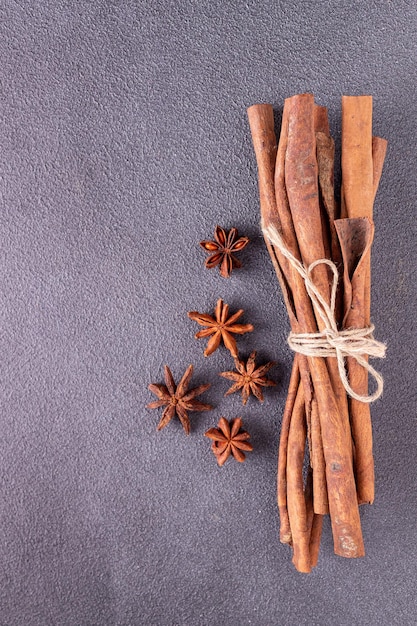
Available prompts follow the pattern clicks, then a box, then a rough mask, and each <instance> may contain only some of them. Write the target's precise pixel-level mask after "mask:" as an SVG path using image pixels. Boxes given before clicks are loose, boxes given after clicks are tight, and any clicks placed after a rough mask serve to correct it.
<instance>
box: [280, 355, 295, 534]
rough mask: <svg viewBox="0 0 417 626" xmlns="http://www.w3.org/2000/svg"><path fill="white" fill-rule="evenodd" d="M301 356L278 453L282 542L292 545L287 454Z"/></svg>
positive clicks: (286, 410) (291, 389) (290, 389)
mask: <svg viewBox="0 0 417 626" xmlns="http://www.w3.org/2000/svg"><path fill="white" fill-rule="evenodd" d="M298 362H299V356H298V355H295V359H294V362H293V367H292V372H291V378H290V384H289V387H288V393H287V400H286V402H285V409H284V413H283V416H282V423H281V435H280V440H279V452H278V478H277V501H278V510H279V517H280V541H281V543H289V544H291V543H292V534H291V527H290V520H289V517H288V508H287V453H288V435H289V432H290V424H291V417H292V414H293V410H294V404H295V399H296V396H297V391H298V388H299V384H300V370H299V366H298Z"/></svg>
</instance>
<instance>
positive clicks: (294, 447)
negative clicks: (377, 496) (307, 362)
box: [287, 385, 311, 573]
mask: <svg viewBox="0 0 417 626" xmlns="http://www.w3.org/2000/svg"><path fill="white" fill-rule="evenodd" d="M306 437H307V427H306V419H305V404H304V395H303V387H302V386H301V385H300V386H299V387H298V392H297V396H296V399H295V403H294V407H293V412H292V417H291V424H290V430H289V433H288V450H287V504H288V515H289V520H290V527H291V534H292V538H293V544H292V546H293V559H292V561H293V563H294V566H295V567H296V569H297V570H298V571H299V572H304V573H309V572H311V557H310V536H311V525H309V523H308V519H307V507H306V501H305V497H304V482H303V462H304V452H305V444H306Z"/></svg>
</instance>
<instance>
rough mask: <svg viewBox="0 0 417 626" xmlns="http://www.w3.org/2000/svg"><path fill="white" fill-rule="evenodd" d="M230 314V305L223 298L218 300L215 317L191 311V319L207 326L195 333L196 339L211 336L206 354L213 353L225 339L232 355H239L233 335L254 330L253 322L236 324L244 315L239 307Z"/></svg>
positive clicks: (189, 314) (189, 315) (225, 343)
mask: <svg viewBox="0 0 417 626" xmlns="http://www.w3.org/2000/svg"><path fill="white" fill-rule="evenodd" d="M228 315H229V305H228V304H224V303H223V300H222V299H221V298H220V299H219V300H218V301H217V304H216V309H215V311H214V317H212V316H211V315H207V313H198V312H197V311H190V313H188V317H189V318H190V319H192V320H194V321H195V322H197V324H200V326H206V327H207V328H204V330H200V331H199V332H198V333H196V334H195V338H196V339H200V338H201V337H210V339H209V341H208V343H207V347H206V349H205V351H204V356H209V355H210V354H213V352H215V351H216V350H217V348H218V347H219V345H220V342H221V340H223V343H224V345H225V346H226V348H227V349H228V350H229V351H230V353H231V355H232V356H233V357H237V355H238V351H237V345H236V339H235V338H234V337H233V335H234V334H237V335H243V334H244V333H250V332H251V331H252V330H253V326H252V324H235V322H236V321H237V320H238V319H239V317H241V316H242V315H243V309H239V311H237V312H236V313H234V314H233V315H232V316H231V317H229V318H228Z"/></svg>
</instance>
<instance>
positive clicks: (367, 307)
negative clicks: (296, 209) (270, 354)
mask: <svg viewBox="0 0 417 626" xmlns="http://www.w3.org/2000/svg"><path fill="white" fill-rule="evenodd" d="M386 148H387V142H386V141H385V140H384V139H381V138H379V137H372V97H371V96H343V98H342V187H343V196H344V204H345V209H344V210H345V215H346V216H347V217H349V218H360V217H363V218H368V219H370V220H372V219H373V203H374V199H375V195H376V192H377V189H378V184H379V179H380V177H381V173H382V167H383V163H384V159H385V153H386ZM346 254H349V253H348V251H347V250H346V249H345V255H346ZM360 273H361V277H362V278H361V280H362V282H363V284H361V285H360V288H361V290H362V289H363V292H362V293H361V296H360V297H359V296H358V297H357V301H356V308H355V310H354V312H353V313H352V314H351V317H350V318H349V319H347V320H345V327H348V326H346V324H351V325H352V326H353V325H357V327H359V326H360V325H362V327H364V326H365V327H366V326H369V324H370V321H371V251H370V245H369V247H368V248H367V250H366V252H365V253H364V254H363V255H362V258H361V266H360ZM356 274H358V272H356ZM355 281H356V284H357V286H356V288H355V289H356V293H357V294H359V291H358V289H359V286H358V278H357V276H356V278H355ZM345 310H346V309H345ZM352 316H354V319H352ZM347 367H348V372H349V379H350V381H351V386H352V388H353V389H354V390H355V391H356V392H357V393H359V394H360V395H366V394H367V393H368V374H367V372H366V371H365V370H364V369H363V368H362V367H361V366H360V365H359V364H358V363H357V362H356V360H355V359H351V358H350V359H348V360H347ZM349 410H350V420H351V425H352V435H353V439H354V445H355V474H356V482H357V492H358V500H359V502H360V503H372V502H373V500H374V497H375V487H374V459H373V453H372V423H371V411H370V407H369V404H365V403H363V402H358V400H355V399H354V398H351V399H350V401H349Z"/></svg>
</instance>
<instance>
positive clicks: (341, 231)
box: [335, 218, 374, 503]
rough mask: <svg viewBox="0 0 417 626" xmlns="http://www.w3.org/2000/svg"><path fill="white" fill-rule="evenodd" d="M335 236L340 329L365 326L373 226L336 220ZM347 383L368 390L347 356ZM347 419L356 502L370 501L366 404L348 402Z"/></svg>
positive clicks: (371, 480)
mask: <svg viewBox="0 0 417 626" xmlns="http://www.w3.org/2000/svg"><path fill="white" fill-rule="evenodd" d="M335 226H336V230H337V234H338V237H339V241H340V247H341V250H342V255H343V266H344V274H343V281H344V299H345V303H344V304H345V306H344V310H345V316H344V320H343V326H344V328H363V327H364V326H365V307H364V302H365V289H366V287H367V273H366V272H367V259H368V258H369V254H368V253H369V250H370V247H371V244H372V239H373V233H374V227H373V223H372V222H371V220H369V219H368V218H352V219H349V218H347V219H342V220H336V222H335ZM347 368H348V372H349V383H350V385H351V387H352V389H353V390H354V391H356V392H357V393H364V394H366V393H367V391H368V375H367V371H366V370H365V369H364V368H363V367H361V366H360V365H359V364H358V363H357V361H356V360H355V359H353V358H351V357H349V358H348V359H347ZM350 420H351V428H352V437H353V441H354V465H355V476H356V486H357V492H358V500H359V503H372V502H373V500H374V460H373V453H372V424H371V416H370V410H369V405H367V404H364V403H363V402H358V401H357V400H355V399H354V398H351V399H350Z"/></svg>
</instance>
